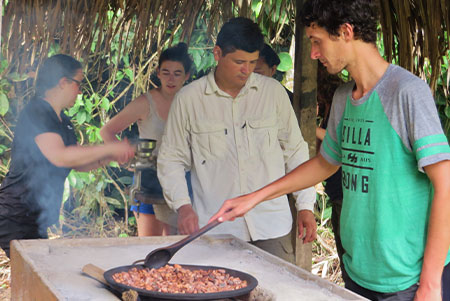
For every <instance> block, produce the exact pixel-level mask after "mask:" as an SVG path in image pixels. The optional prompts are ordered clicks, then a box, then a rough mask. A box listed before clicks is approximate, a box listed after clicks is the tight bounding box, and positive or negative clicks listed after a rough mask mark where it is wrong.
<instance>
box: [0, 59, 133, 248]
mask: <svg viewBox="0 0 450 301" xmlns="http://www.w3.org/2000/svg"><path fill="white" fill-rule="evenodd" d="M81 67H82V66H81V64H80V62H78V61H77V60H75V59H74V58H72V57H70V56H67V55H63V54H58V55H54V56H52V57H51V58H48V59H47V60H45V61H44V63H43V64H42V66H41V67H40V69H39V71H38V75H37V79H36V94H35V96H34V98H33V99H32V100H31V101H30V102H29V103H28V104H27V105H26V106H25V108H24V109H23V110H22V112H21V113H20V116H19V120H18V122H17V126H16V128H15V133H14V140H13V144H12V151H11V166H10V170H9V172H8V174H7V175H6V178H5V179H4V180H3V182H2V185H1V187H0V247H1V248H2V249H3V250H5V252H6V254H7V256H9V243H10V241H11V240H13V239H33V238H47V227H48V226H51V225H52V224H55V223H57V222H58V217H59V211H60V208H61V200H62V195H63V190H64V181H65V179H66V177H67V175H68V174H69V172H70V170H71V169H76V170H79V171H88V170H91V169H95V168H98V167H100V166H102V165H105V164H107V163H109V162H110V161H112V160H115V161H118V162H120V163H125V162H127V161H128V159H129V158H131V157H132V156H133V155H134V150H133V148H132V147H131V146H130V144H129V143H128V142H127V141H121V142H116V143H114V144H111V145H108V146H105V145H98V146H79V145H77V139H76V136H75V132H74V129H73V125H72V123H71V122H70V119H69V117H68V116H67V115H66V114H64V109H67V108H70V107H72V106H73V104H74V103H75V100H76V98H77V96H78V94H80V93H81V91H80V84H81V81H82V79H83V72H82V69H81Z"/></svg>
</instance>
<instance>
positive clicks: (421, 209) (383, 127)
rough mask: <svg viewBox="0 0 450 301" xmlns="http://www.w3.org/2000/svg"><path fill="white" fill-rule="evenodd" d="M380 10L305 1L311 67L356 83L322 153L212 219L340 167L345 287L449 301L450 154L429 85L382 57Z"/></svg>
mask: <svg viewBox="0 0 450 301" xmlns="http://www.w3.org/2000/svg"><path fill="white" fill-rule="evenodd" d="M377 4H378V1H372V0H339V1H338V0H310V1H306V3H305V4H304V6H303V7H302V9H301V20H302V23H303V24H304V25H305V26H306V34H307V36H308V37H309V39H310V41H311V58H312V59H318V60H319V61H320V62H321V63H322V64H323V65H324V66H325V67H326V68H327V71H328V72H329V73H331V74H337V73H339V72H341V71H342V70H343V69H346V70H347V71H348V72H349V73H350V75H351V77H352V79H353V80H352V81H351V82H348V83H346V84H344V85H342V86H341V87H339V88H338V89H337V90H336V92H335V95H334V97H333V104H332V108H331V112H330V119H329V122H328V127H327V133H326V136H325V139H324V141H323V143H322V145H321V149H320V154H318V155H317V156H316V157H315V158H312V159H311V160H309V161H308V162H305V163H304V164H302V165H300V166H299V167H297V168H296V169H295V170H293V171H292V172H291V173H289V174H287V175H286V176H285V177H283V178H281V179H279V180H277V181H275V182H274V183H272V184H270V185H268V186H266V187H264V188H262V189H260V190H258V191H256V192H253V193H251V194H247V195H244V196H242V197H238V198H235V199H231V200H227V201H226V202H225V203H224V205H223V206H222V208H221V209H220V210H219V212H218V213H217V214H216V215H214V216H213V217H212V218H211V219H216V218H220V220H222V221H225V220H233V219H234V218H235V217H238V216H242V215H244V214H245V213H246V212H247V211H248V210H250V209H251V208H253V207H254V206H256V204H258V203H260V202H262V201H265V200H268V199H272V198H274V197H277V196H279V195H283V194H286V193H289V192H291V191H294V190H299V189H303V188H306V187H309V186H312V185H314V184H316V183H318V182H320V181H323V180H324V179H326V178H327V177H328V176H329V175H331V174H333V173H334V172H335V171H336V170H337V169H338V168H339V166H342V189H343V206H342V212H341V226H340V230H341V238H342V245H343V247H344V249H345V253H344V255H343V262H344V265H345V270H346V272H347V273H348V276H349V279H347V280H346V288H348V289H350V290H352V291H354V292H356V293H359V294H361V295H363V296H365V297H367V298H369V299H371V300H427V301H428V300H442V298H443V300H450V264H449V262H450V252H449V246H450V147H449V144H448V140H447V137H446V136H445V134H444V132H443V130H442V126H441V123H440V120H439V117H438V114H437V110H436V105H435V103H434V100H433V97H432V94H431V92H430V89H429V87H428V85H427V84H426V83H425V82H424V81H422V80H421V79H420V78H418V77H416V76H415V75H413V74H411V73H410V72H408V71H407V70H405V69H403V68H401V67H398V66H394V65H391V64H389V63H388V62H386V61H385V60H384V59H383V58H382V56H381V55H380V54H379V52H378V50H377V47H376V44H375V43H376V34H377V24H378V7H377ZM227 210H231V211H229V212H226V211H227Z"/></svg>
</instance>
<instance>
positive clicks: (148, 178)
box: [100, 43, 192, 236]
mask: <svg viewBox="0 0 450 301" xmlns="http://www.w3.org/2000/svg"><path fill="white" fill-rule="evenodd" d="M191 65H192V60H191V58H190V57H189V55H188V52H187V45H186V44H185V43H179V44H177V45H176V46H175V47H171V48H168V49H166V50H164V51H163V52H162V53H161V56H160V58H159V62H158V68H157V70H156V75H157V77H158V78H159V80H160V81H161V85H160V86H159V87H158V88H156V89H153V90H151V91H149V92H147V93H145V94H142V95H141V96H139V97H138V98H136V99H135V100H133V101H132V102H130V103H129V104H128V105H127V106H126V107H125V108H124V109H123V110H122V111H120V113H118V114H117V115H116V116H114V117H113V118H112V119H111V120H110V121H109V122H108V123H107V124H105V126H104V127H103V128H102V129H101V131H100V135H101V136H102V138H103V140H104V141H105V143H109V142H113V141H117V138H116V134H118V133H120V132H122V131H123V130H124V129H126V128H127V127H128V126H130V125H131V124H133V123H135V122H137V125H138V128H139V137H140V138H144V139H153V140H156V141H158V142H157V148H158V147H159V143H160V140H161V137H162V135H163V132H164V127H165V124H166V121H167V116H168V114H169V109H170V106H171V104H172V100H173V98H174V96H175V94H176V93H177V92H178V91H179V90H180V89H181V87H182V86H183V84H184V83H185V81H186V80H187V79H188V78H189V70H190V68H191ZM156 151H157V150H156ZM142 178H143V179H142V186H143V187H144V188H147V190H151V191H152V193H153V194H154V195H157V196H158V197H159V198H161V199H164V197H163V194H162V189H161V185H160V184H159V181H158V178H157V175H156V171H154V170H145V171H144V172H143V175H142ZM131 210H132V211H133V212H134V214H135V216H136V219H137V224H138V235H139V236H153V235H166V234H169V233H170V232H171V231H170V226H169V224H170V223H171V220H173V221H174V222H173V223H176V217H175V216H172V215H171V214H170V209H169V208H168V207H167V206H166V205H151V204H145V203H142V204H140V206H132V207H131ZM138 212H139V214H137V213H138ZM155 212H156V216H155ZM160 220H162V221H160ZM173 226H176V224H174V225H173Z"/></svg>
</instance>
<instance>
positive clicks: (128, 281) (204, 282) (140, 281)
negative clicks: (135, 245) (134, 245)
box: [112, 264, 247, 294]
mask: <svg viewBox="0 0 450 301" xmlns="http://www.w3.org/2000/svg"><path fill="white" fill-rule="evenodd" d="M112 277H113V279H114V281H116V282H118V283H121V284H124V285H127V286H131V287H135V288H139V289H144V290H149V291H157V292H162V293H172V294H185V293H188V294H200V293H217V292H223V291H231V290H236V289H240V288H244V287H246V286H247V281H246V280H241V279H240V278H239V277H233V276H230V275H229V274H227V273H226V271H225V270H224V269H217V270H188V269H184V268H183V267H182V266H180V265H178V264H175V265H173V266H170V265H166V266H164V267H162V268H159V269H147V268H145V269H137V268H131V269H130V270H129V271H127V272H120V273H116V274H114V275H113V276H112Z"/></svg>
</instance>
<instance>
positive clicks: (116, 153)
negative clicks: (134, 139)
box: [35, 132, 134, 171]
mask: <svg viewBox="0 0 450 301" xmlns="http://www.w3.org/2000/svg"><path fill="white" fill-rule="evenodd" d="M35 142H36V144H37V146H38V147H39V150H40V151H41V152H42V154H43V155H44V157H46V158H47V160H49V161H50V162H51V163H52V164H53V165H55V166H58V167H69V168H75V169H78V168H80V170H83V171H86V170H87V169H86V167H88V166H91V167H92V168H96V167H98V166H99V163H98V161H100V160H115V161H118V162H119V163H126V162H127V161H128V160H129V159H130V158H132V157H133V156H134V148H133V147H132V146H131V145H130V144H129V143H128V141H127V140H126V139H125V140H123V141H120V142H119V141H118V142H114V143H111V144H108V145H94V146H79V145H71V146H66V145H64V141H63V140H62V138H61V136H60V135H59V134H56V133H50V132H49V133H43V134H40V135H38V136H36V138H35Z"/></svg>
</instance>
